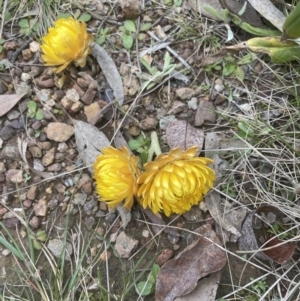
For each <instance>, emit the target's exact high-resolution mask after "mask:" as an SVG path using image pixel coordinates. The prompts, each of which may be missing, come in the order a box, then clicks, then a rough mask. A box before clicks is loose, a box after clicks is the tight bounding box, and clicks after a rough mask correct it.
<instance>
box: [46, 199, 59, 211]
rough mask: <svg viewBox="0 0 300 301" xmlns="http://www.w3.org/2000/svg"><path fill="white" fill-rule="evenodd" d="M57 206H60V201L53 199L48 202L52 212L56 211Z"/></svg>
mask: <svg viewBox="0 0 300 301" xmlns="http://www.w3.org/2000/svg"><path fill="white" fill-rule="evenodd" d="M57 206H58V200H57V199H51V200H50V201H49V202H48V208H49V209H50V210H53V209H55V208H56V207H57Z"/></svg>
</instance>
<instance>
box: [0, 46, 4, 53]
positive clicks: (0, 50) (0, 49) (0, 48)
mask: <svg viewBox="0 0 300 301" xmlns="http://www.w3.org/2000/svg"><path fill="white" fill-rule="evenodd" d="M2 50H3V47H2V46H1V45H0V53H1V52H2Z"/></svg>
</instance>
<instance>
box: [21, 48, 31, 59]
mask: <svg viewBox="0 0 300 301" xmlns="http://www.w3.org/2000/svg"><path fill="white" fill-rule="evenodd" d="M22 56H23V59H24V61H29V60H30V59H31V58H32V52H31V51H30V49H24V50H22Z"/></svg>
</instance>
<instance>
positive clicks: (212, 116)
mask: <svg viewBox="0 0 300 301" xmlns="http://www.w3.org/2000/svg"><path fill="white" fill-rule="evenodd" d="M216 120H217V114H216V108H215V106H214V105H213V104H212V103H211V102H209V101H207V100H205V99H202V100H201V101H200V103H199V106H198V109H197V112H196V115H195V126H201V125H203V124H204V122H208V123H211V124H214V123H215V122H216Z"/></svg>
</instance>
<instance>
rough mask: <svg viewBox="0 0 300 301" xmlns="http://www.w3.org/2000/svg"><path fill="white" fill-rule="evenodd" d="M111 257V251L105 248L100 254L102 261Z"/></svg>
mask: <svg viewBox="0 0 300 301" xmlns="http://www.w3.org/2000/svg"><path fill="white" fill-rule="evenodd" d="M110 257H111V252H109V251H107V250H105V251H104V252H103V253H102V254H101V255H100V257H99V258H100V260H102V261H107V260H108V259H109V258H110Z"/></svg>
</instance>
